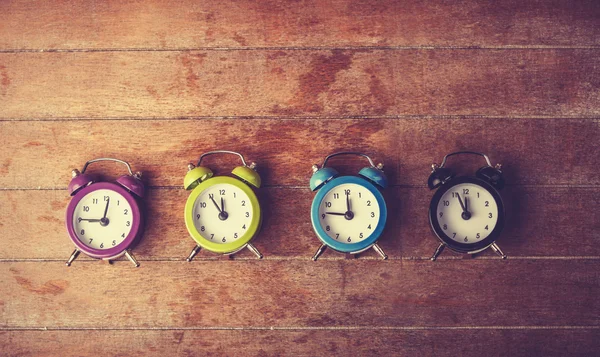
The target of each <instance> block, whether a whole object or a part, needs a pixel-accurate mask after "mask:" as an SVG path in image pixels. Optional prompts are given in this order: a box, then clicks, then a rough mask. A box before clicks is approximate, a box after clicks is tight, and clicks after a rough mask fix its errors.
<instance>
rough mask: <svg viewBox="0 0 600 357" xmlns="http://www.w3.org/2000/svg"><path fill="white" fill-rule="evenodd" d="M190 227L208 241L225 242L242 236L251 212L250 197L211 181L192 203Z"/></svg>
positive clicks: (223, 184)
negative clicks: (192, 224) (194, 228)
mask: <svg viewBox="0 0 600 357" xmlns="http://www.w3.org/2000/svg"><path fill="white" fill-rule="evenodd" d="M193 214H194V226H195V227H196V230H197V231H198V232H200V235H202V237H204V238H205V239H206V240H209V241H211V242H215V243H220V244H226V243H231V242H234V241H235V240H236V239H238V238H240V237H242V236H244V234H246V232H247V230H248V228H249V227H250V223H251V222H252V218H253V217H254V212H253V210H252V202H251V201H250V197H248V195H247V194H246V193H245V192H244V191H242V190H241V189H240V188H238V187H236V186H234V185H230V184H226V183H221V184H215V185H212V186H210V187H209V188H207V189H205V190H204V191H202V193H200V195H199V196H198V198H196V202H194V209H193Z"/></svg>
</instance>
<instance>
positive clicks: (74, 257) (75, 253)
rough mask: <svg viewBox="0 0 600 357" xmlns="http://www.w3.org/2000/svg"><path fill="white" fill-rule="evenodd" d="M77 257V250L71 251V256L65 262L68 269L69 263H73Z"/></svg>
mask: <svg viewBox="0 0 600 357" xmlns="http://www.w3.org/2000/svg"><path fill="white" fill-rule="evenodd" d="M78 255H79V249H75V250H74V251H73V253H71V256H70V257H69V260H67V263H66V265H67V266H68V267H70V266H71V263H73V260H75V259H77V256H78Z"/></svg>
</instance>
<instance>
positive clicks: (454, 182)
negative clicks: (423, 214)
mask: <svg viewBox="0 0 600 357" xmlns="http://www.w3.org/2000/svg"><path fill="white" fill-rule="evenodd" d="M460 154H472V155H479V156H482V157H483V158H484V159H485V161H486V165H485V166H483V167H481V168H480V169H479V170H477V172H475V175H474V176H455V174H454V172H453V171H452V170H451V169H449V168H447V167H445V166H446V160H447V159H448V158H449V157H450V156H454V155H460ZM501 167H502V166H501V165H500V164H498V165H496V166H492V164H491V162H490V159H489V158H488V157H487V156H486V155H485V154H482V153H478V152H472V151H458V152H453V153H450V154H448V155H446V156H444V159H443V161H442V163H441V165H439V166H438V165H436V164H433V165H432V168H433V171H432V172H431V175H430V176H429V180H428V182H427V184H428V186H429V189H431V190H434V189H437V191H436V192H435V194H434V195H433V197H432V199H431V204H430V205H429V223H430V224H431V229H432V230H433V232H434V234H435V235H436V237H437V238H438V239H439V240H440V245H439V246H438V248H437V249H436V251H435V253H434V254H433V256H432V257H431V260H435V259H436V258H437V257H438V256H439V255H440V254H441V253H442V251H443V250H444V248H445V247H448V248H450V249H451V250H453V251H455V252H458V253H463V254H475V253H478V252H481V251H483V250H485V249H487V248H490V247H491V248H492V249H493V250H494V251H495V252H496V253H497V254H498V255H500V256H501V257H502V258H503V259H506V255H505V254H504V253H503V252H502V251H501V250H500V248H499V247H498V245H497V244H496V240H497V239H498V237H499V236H500V234H501V232H502V229H503V228H504V224H505V221H506V220H505V213H504V203H503V202H502V197H501V196H500V193H499V190H501V189H502V188H503V187H504V177H503V174H502V170H501Z"/></svg>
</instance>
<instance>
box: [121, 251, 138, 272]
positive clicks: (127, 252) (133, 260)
mask: <svg viewBox="0 0 600 357" xmlns="http://www.w3.org/2000/svg"><path fill="white" fill-rule="evenodd" d="M125 256H126V257H127V259H129V261H131V262H132V263H133V265H135V267H136V268H137V267H139V266H140V263H138V261H137V260H135V257H134V256H133V254H131V253H130V252H129V251H128V250H126V251H125Z"/></svg>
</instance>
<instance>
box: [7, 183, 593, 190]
mask: <svg viewBox="0 0 600 357" xmlns="http://www.w3.org/2000/svg"><path fill="white" fill-rule="evenodd" d="M505 187H523V188H588V189H598V188H600V185H573V184H505ZM146 188H147V189H152V190H182V189H183V186H146ZM261 188H262V189H265V188H269V189H279V190H308V189H310V187H309V186H295V185H290V186H286V185H262V186H261ZM388 188H405V189H406V188H408V189H428V187H427V185H405V184H392V185H389V186H388ZM66 190H67V187H66V186H63V187H41V186H38V187H0V191H66Z"/></svg>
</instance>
